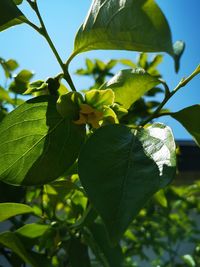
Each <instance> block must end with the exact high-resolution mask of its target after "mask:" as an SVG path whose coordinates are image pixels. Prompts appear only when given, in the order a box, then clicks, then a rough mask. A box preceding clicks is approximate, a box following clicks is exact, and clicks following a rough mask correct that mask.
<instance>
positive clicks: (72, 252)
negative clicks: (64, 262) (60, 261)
mask: <svg viewBox="0 0 200 267" xmlns="http://www.w3.org/2000/svg"><path fill="white" fill-rule="evenodd" d="M68 253H69V261H70V266H71V267H80V266H81V267H90V266H91V264H90V259H89V255H88V248H87V246H86V245H85V244H83V243H81V240H79V239H75V238H73V239H71V241H70V245H69V250H68Z"/></svg>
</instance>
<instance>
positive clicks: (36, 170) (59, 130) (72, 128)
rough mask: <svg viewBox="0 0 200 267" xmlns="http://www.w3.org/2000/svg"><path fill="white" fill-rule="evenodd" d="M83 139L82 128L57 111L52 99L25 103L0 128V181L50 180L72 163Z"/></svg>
mask: <svg viewBox="0 0 200 267" xmlns="http://www.w3.org/2000/svg"><path fill="white" fill-rule="evenodd" d="M84 138H85V127H84V126H79V125H75V124H74V123H73V122H72V121H71V120H69V119H64V118H62V117H61V116H60V114H59V113H58V112H57V110H56V98H54V97H53V96H41V97H37V98H34V99H32V100H29V101H27V102H26V103H24V104H22V105H20V106H19V107H18V108H17V109H15V110H14V111H13V112H11V113H10V114H9V115H7V117H6V118H5V119H4V120H3V122H2V123H1V125H0V151H1V154H0V179H1V180H2V181H4V182H6V183H10V184H26V185H34V184H44V183H47V182H49V181H51V180H54V179H56V178H58V177H59V176H60V175H62V174H63V173H64V172H65V171H66V170H67V169H68V168H69V167H70V166H71V165H72V164H73V163H74V161H75V160H76V158H77V156H78V153H79V150H80V147H81V145H82V143H83V142H84Z"/></svg>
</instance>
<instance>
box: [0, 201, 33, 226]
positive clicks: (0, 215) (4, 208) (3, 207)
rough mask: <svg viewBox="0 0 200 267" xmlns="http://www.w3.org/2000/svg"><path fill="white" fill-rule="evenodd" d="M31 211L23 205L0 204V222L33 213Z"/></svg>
mask: <svg viewBox="0 0 200 267" xmlns="http://www.w3.org/2000/svg"><path fill="white" fill-rule="evenodd" d="M33 212H34V211H33V209H32V208H31V207H29V206H27V205H24V204H18V203H0V222H2V221H5V220H7V219H9V218H10V217H13V216H16V215H20V214H24V213H33Z"/></svg>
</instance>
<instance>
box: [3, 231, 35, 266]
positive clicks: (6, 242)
mask: <svg viewBox="0 0 200 267" xmlns="http://www.w3.org/2000/svg"><path fill="white" fill-rule="evenodd" d="M0 244H1V245H3V246H5V247H7V248H9V249H11V250H12V251H13V252H14V253H16V254H17V255H18V256H19V257H20V258H21V259H22V260H23V261H25V262H26V263H28V264H30V265H31V266H33V267H38V266H37V265H36V263H35V261H34V259H33V258H32V257H31V255H30V254H29V253H28V252H27V251H26V249H25V247H24V245H23V243H22V242H21V241H20V239H19V238H18V237H17V236H16V235H15V234H14V233H12V232H3V233H1V234H0Z"/></svg>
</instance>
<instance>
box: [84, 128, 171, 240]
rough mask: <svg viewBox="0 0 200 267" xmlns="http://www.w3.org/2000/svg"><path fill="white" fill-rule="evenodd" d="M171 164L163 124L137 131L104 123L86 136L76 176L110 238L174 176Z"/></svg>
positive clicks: (116, 237) (167, 132) (168, 137)
mask: <svg viewBox="0 0 200 267" xmlns="http://www.w3.org/2000/svg"><path fill="white" fill-rule="evenodd" d="M94 147H95V153H94ZM175 166H176V154H175V143H174V139H173V135H172V133H171V130H170V128H168V127H166V126H164V125H163V124H154V125H153V126H151V127H149V128H147V129H139V130H131V129H129V128H128V127H126V126H122V125H109V126H105V127H103V128H100V129H99V130H97V131H96V132H95V134H94V135H92V136H91V137H90V138H89V140H88V141H87V143H86V144H85V146H84V147H83V149H82V151H81V154H80V157H79V176H80V179H81V182H82V184H83V187H84V188H85V190H86V193H87V194H88V197H89V199H90V200H91V202H92V203H93V205H94V206H95V208H96V209H97V210H98V212H99V214H100V215H101V217H102V219H103V220H104V222H105V225H106V228H107V230H108V233H109V236H110V239H111V240H112V242H113V243H115V242H117V241H118V240H119V239H120V238H121V236H122V234H123V232H124V231H125V230H126V228H127V227H128V225H129V224H130V222H131V221H132V220H133V218H134V217H135V216H136V215H137V214H138V212H139V211H140V209H141V208H142V207H143V206H144V204H145V203H146V202H147V200H149V199H150V197H151V196H152V195H153V194H154V193H155V192H156V191H158V190H159V189H160V188H163V187H164V186H166V185H167V184H168V183H169V182H170V181H171V180H172V179H173V177H174V175H175V170H176V168H175Z"/></svg>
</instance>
